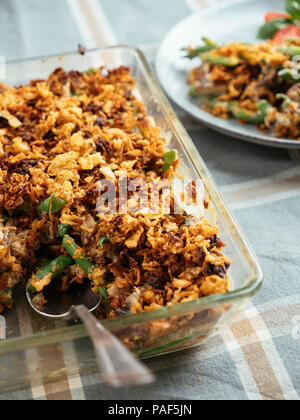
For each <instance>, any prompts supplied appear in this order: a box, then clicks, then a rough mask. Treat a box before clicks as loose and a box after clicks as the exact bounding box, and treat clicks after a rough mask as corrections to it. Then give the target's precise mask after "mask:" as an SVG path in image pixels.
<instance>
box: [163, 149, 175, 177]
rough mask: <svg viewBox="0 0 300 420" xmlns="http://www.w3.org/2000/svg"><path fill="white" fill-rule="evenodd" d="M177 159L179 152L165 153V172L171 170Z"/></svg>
mask: <svg viewBox="0 0 300 420" xmlns="http://www.w3.org/2000/svg"><path fill="white" fill-rule="evenodd" d="M176 159H177V152H176V151H175V150H170V151H169V152H166V153H164V161H165V163H164V165H163V168H162V169H163V171H164V172H166V171H168V170H169V169H170V167H171V165H172V163H173V162H174V160H176Z"/></svg>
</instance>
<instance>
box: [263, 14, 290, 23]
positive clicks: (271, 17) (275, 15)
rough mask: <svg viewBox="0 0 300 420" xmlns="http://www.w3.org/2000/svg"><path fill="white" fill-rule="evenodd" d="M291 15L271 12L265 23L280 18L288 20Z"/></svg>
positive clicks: (267, 15)
mask: <svg viewBox="0 0 300 420" xmlns="http://www.w3.org/2000/svg"><path fill="white" fill-rule="evenodd" d="M289 17H290V15H288V14H287V13H278V12H269V13H267V14H266V16H265V21H266V22H269V21H270V20H274V19H278V18H286V19H288V18H289Z"/></svg>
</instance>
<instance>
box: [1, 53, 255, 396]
mask: <svg viewBox="0 0 300 420" xmlns="http://www.w3.org/2000/svg"><path fill="white" fill-rule="evenodd" d="M7 73H8V80H7V85H6V86H4V85H3V86H2V87H1V111H0V115H1V118H0V124H1V128H0V130H1V131H0V134H1V137H0V143H1V149H0V153H1V162H0V168H1V169H0V202H1V247H0V252H1V254H2V260H1V263H0V267H1V283H0V305H1V306H0V308H1V310H4V315H5V317H6V320H7V325H8V329H9V330H11V331H13V332H10V334H9V337H8V340H6V341H2V342H0V355H1V356H0V364H1V365H2V364H3V365H4V366H5V371H4V372H5V373H4V377H3V381H2V377H1V381H0V388H1V384H2V383H4V382H5V381H6V390H7V388H9V387H11V389H16V388H18V387H20V386H22V385H24V384H26V383H27V382H28V381H29V380H30V381H37V382H38V381H40V380H41V373H40V372H39V373H38V372H37V371H36V369H35V368H33V366H32V365H31V364H30V363H29V364H24V363H23V364H20V365H18V364H17V365H16V363H15V359H16V357H17V358H18V359H20V355H21V354H23V352H25V353H24V354H25V358H26V357H27V353H28V351H31V350H30V349H32V348H35V349H38V350H37V351H38V352H39V353H42V354H47V358H41V360H40V363H41V364H42V365H43V369H42V371H43V375H42V376H44V375H46V376H47V377H48V378H49V380H51V375H53V374H55V375H58V376H59V375H60V374H59V373H57V363H56V360H57V357H58V356H57V352H62V353H63V352H64V346H67V345H68V343H69V342H70V341H73V343H74V345H75V346H76V343H77V341H78V340H79V339H81V340H82V339H83V340H88V339H87V338H86V333H85V330H84V328H83V327H82V326H81V325H72V326H66V325H59V327H57V325H49V323H48V322H46V321H45V323H43V322H42V321H39V322H38V323H37V322H36V320H33V322H34V324H35V325H36V327H35V328H34V329H32V330H31V331H32V332H34V333H35V334H33V335H32V334H30V335H27V334H26V333H25V334H24V333H23V334H22V331H21V330H19V329H18V328H16V313H17V315H18V317H20V316H24V317H27V319H28V321H29V322H31V321H32V319H33V318H34V316H33V315H32V314H31V313H30V310H29V309H28V308H27V307H26V305H25V304H24V302H23V298H22V295H23V293H24V286H26V284H27V288H28V290H29V291H30V292H31V293H32V294H33V295H35V299H36V300H37V302H38V303H39V304H40V305H42V304H43V290H44V289H45V287H47V286H48V285H49V284H50V283H52V282H54V283H55V285H56V287H57V288H58V289H59V290H60V291H61V292H62V293H63V292H64V291H65V290H68V288H69V287H71V285H72V283H74V282H82V281H84V279H89V281H90V282H91V287H92V288H93V290H94V292H95V293H99V294H100V295H101V297H102V305H101V308H100V310H99V313H98V314H97V315H98V316H99V318H100V319H102V320H103V321H102V322H104V323H105V325H106V327H107V328H109V329H111V330H112V331H113V332H114V333H115V334H117V335H118V337H119V338H121V339H122V340H123V341H124V342H125V343H126V344H127V345H128V346H129V347H130V348H131V349H132V350H133V351H135V352H136V353H137V354H138V355H139V356H140V357H149V356H152V355H158V354H163V353H167V352H171V351H175V350H179V349H183V348H187V347H191V346H193V345H196V344H199V343H200V342H203V341H205V340H207V339H208V338H210V337H211V336H213V335H214V334H216V333H217V332H218V330H219V328H221V327H222V326H224V325H225V324H226V323H227V322H228V321H229V320H230V319H231V317H232V316H233V314H234V313H235V312H236V311H237V310H239V309H240V308H241V307H242V305H244V304H245V303H246V302H247V300H249V299H250V298H251V297H252V296H253V295H254V294H255V293H256V292H257V291H258V290H259V288H260V286H261V284H262V273H261V270H260V267H259V265H258V263H257V261H256V258H255V256H254V255H253V253H252V251H251V249H250V248H249V245H248V244H247V242H246V240H245V238H244V237H243V234H242V233H241V232H240V229H239V228H238V226H237V224H236V222H235V221H234V219H233V218H232V216H231V214H230V213H229V211H228V210H227V208H226V207H225V205H224V204H223V201H222V199H221V198H220V196H219V194H218V192H217V190H216V187H215V185H214V183H213V181H212V180H211V177H210V175H209V174H208V172H207V169H206V167H205V165H204V163H203V161H202V160H201V158H200V156H199V154H198V152H197V151H196V149H195V147H194V145H193V144H192V142H191V140H190V138H189V137H188V135H187V134H186V132H185V131H184V129H183V127H182V126H181V124H180V123H179V122H178V120H177V118H176V117H175V115H174V114H173V112H172V110H171V109H170V107H169V105H168V103H167V102H166V99H165V97H164V96H163V94H162V92H161V90H160V89H159V87H158V85H157V83H156V82H155V80H154V77H153V74H152V73H151V71H150V69H149V67H148V65H147V64H146V62H145V59H144V57H143V56H142V54H141V53H140V52H139V51H137V50H135V49H132V48H129V47H115V48H108V49H102V50H99V49H98V50H94V51H90V52H87V53H86V54H85V55H84V56H82V55H79V54H68V55H65V56H62V57H50V58H47V59H36V60H29V61H24V62H15V63H9V64H8V69H7ZM20 74H21V75H22V80H20V78H19V75H20ZM49 75H50V76H49ZM30 80H31V82H30ZM20 83H21V84H22V86H20ZM13 86H20V87H17V88H13ZM185 181H186V182H185ZM184 182H185V183H184ZM180 183H181V184H184V188H183V190H181V191H180V192H178V191H179V190H178V185H179V184H180ZM122 185H123V186H125V190H126V191H127V196H126V199H125V200H123V201H122V203H123V207H122V206H121V198H120V193H121V192H122V191H123V190H122ZM166 186H167V187H166ZM196 186H200V189H199V190H200V192H199V196H200V198H199V196H198V190H197V188H196ZM143 187H145V189H146V202H149V195H150V193H149V191H150V190H151V191H152V188H153V190H156V191H158V198H157V201H155V200H154V201H155V202H154V204H153V202H152V201H151V206H150V207H151V208H150V209H149V206H148V207H147V205H145V202H143V199H144V198H145V194H144V195H143V194H142V189H143ZM111 190H113V191H114V192H115V193H116V196H115V197H114V198H113V199H112V200H111V199H109V200H107V201H102V200H101V197H102V195H101V194H102V193H103V194H104V195H105V194H107V193H108V192H109V191H111ZM136 193H138V194H136ZM188 195H189V200H190V201H189V202H188V203H187V202H186V200H185V199H186V196H188ZM166 202H167V204H168V208H167V210H168V211H166V207H165V204H166ZM124 206H125V207H124ZM125 208H126V210H125ZM175 210H176V211H175ZM225 244H226V247H225V248H224V246H225ZM223 248H224V250H223ZM230 264H231V268H229V267H230ZM229 279H230V281H229ZM22 285H23V286H22ZM13 303H14V307H13V309H12V310H10V311H9V310H8V309H7V308H11V307H12V305H13ZM15 311H16V313H15ZM26 314H27V315H26ZM37 325H38V327H37ZM17 330H19V331H17ZM25 330H26V328H25V329H24V330H23V331H25ZM58 344H59V346H58ZM49 346H51V350H50V347H49ZM58 348H59V350H58ZM26 349H27V350H26ZM45 359H47V360H45ZM78 365H80V366H81V368H82V369H89V370H90V369H96V363H95V360H94V355H93V352H92V350H91V346H86V345H81V346H80V347H79V348H78V351H77V354H76V360H75V359H74V360H69V361H68V363H67V366H66V370H67V371H68V373H69V374H70V375H71V374H72V372H73V370H74V369H75V368H76V366H78ZM18 366H19V368H18ZM11 369H13V371H14V372H15V371H16V370H18V375H11V373H9V372H11ZM64 372H65V371H64ZM56 379H57V377H56Z"/></svg>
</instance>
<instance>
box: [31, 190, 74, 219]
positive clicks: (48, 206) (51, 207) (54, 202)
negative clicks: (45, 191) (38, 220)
mask: <svg viewBox="0 0 300 420" xmlns="http://www.w3.org/2000/svg"><path fill="white" fill-rule="evenodd" d="M66 204H67V201H66V200H65V199H64V198H58V197H56V194H52V195H51V197H49V198H47V199H46V200H44V201H43V202H42V203H40V204H39V205H38V206H37V212H38V214H40V215H42V214H47V213H50V212H51V213H58V212H60V211H61V210H62V209H63V208H64V207H65V205H66Z"/></svg>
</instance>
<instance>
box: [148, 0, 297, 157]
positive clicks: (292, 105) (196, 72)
mask: <svg viewBox="0 0 300 420" xmlns="http://www.w3.org/2000/svg"><path fill="white" fill-rule="evenodd" d="M284 3H285V2H284V1H281V0H268V1H263V2H262V1H259V0H231V1H228V2H222V3H221V2H216V4H215V5H213V6H211V7H207V8H205V10H199V11H198V12H196V13H194V14H193V15H191V16H188V17H187V18H185V19H184V20H183V21H181V22H179V23H178V24H177V25H175V26H174V27H173V28H172V29H171V30H170V32H169V33H168V34H167V35H166V37H165V39H164V40H163V42H162V43H161V45H160V47H159V50H158V53H157V56H156V70H157V74H158V78H159V81H160V83H161V85H162V86H163V88H164V89H165V91H166V93H167V94H168V95H169V96H170V98H171V99H172V100H173V101H174V102H175V103H176V104H177V105H178V106H179V107H181V108H182V109H184V111H186V112H187V113H188V114H190V115H191V116H193V117H194V118H196V119H197V120H198V121H200V122H201V123H202V124H204V125H206V126H208V127H210V128H212V129H214V130H216V131H219V132H221V133H223V134H226V135H228V136H230V137H235V138H238V139H240V140H245V141H248V142H252V143H257V144H261V145H264V146H270V147H280V148H290V149H300V142H299V138H300V135H299V109H298V96H297V95H296V93H297V92H295V90H296V89H293V88H295V87H299V83H298V82H299V79H298V75H297V74H296V73H297V68H298V64H299V61H297V58H299V52H300V50H299V47H298V45H297V44H298V40H297V39H293V40H290V39H284V41H281V42H283V43H282V44H278V39H277V38H275V39H274V40H273V41H271V40H269V39H267V37H268V38H272V36H271V34H273V32H272V31H270V25H271V29H272V25H273V24H272V21H269V22H268V23H267V28H268V29H269V30H268V31H266V29H264V31H262V30H261V25H262V22H263V18H264V16H267V19H270V14H269V13H268V12H270V10H274V11H275V10H276V11H278V12H284V9H283V6H284ZM295 8H297V3H296V5H295ZM273 15H274V14H273ZM277 15H281V13H277ZM245 16H247V19H245ZM275 16H276V15H275ZM271 18H272V16H271ZM280 19H283V18H280ZM280 19H279V21H278V22H277V26H276V27H277V29H278V25H279V23H280V22H281V21H280ZM275 20H276V19H275ZM284 25H287V23H284ZM259 37H260V38H261V37H264V38H265V39H264V40H261V39H259ZM201 39H203V40H204V42H201ZM187 56H188V58H192V60H187ZM294 75H296V77H294ZM189 85H190V86H189ZM191 85H192V86H191ZM291 89H292V90H291ZM241 122H242V123H241ZM257 127H258V128H259V129H257Z"/></svg>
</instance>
